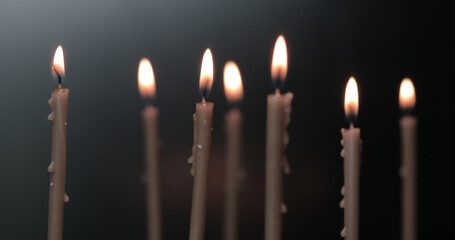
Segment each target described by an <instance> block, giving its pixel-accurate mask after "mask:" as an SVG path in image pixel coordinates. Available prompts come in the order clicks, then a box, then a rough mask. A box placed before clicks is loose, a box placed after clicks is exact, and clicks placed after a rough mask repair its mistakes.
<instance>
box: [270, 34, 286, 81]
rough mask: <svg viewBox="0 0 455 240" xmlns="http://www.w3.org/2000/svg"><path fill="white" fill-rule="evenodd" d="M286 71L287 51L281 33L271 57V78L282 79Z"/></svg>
mask: <svg viewBox="0 0 455 240" xmlns="http://www.w3.org/2000/svg"><path fill="white" fill-rule="evenodd" d="M287 72H288V53H287V50H286V42H285V41H284V37H283V35H280V36H279V37H278V39H277V40H276V43H275V49H274V50H273V57H272V79H273V80H280V81H284V79H285V78H286V74H287Z"/></svg>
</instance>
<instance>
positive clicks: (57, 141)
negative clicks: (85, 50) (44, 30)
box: [47, 45, 69, 240]
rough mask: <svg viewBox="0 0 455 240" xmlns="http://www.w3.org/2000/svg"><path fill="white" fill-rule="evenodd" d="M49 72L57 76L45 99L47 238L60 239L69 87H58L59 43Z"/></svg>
mask: <svg viewBox="0 0 455 240" xmlns="http://www.w3.org/2000/svg"><path fill="white" fill-rule="evenodd" d="M52 74H53V75H54V76H55V77H56V78H57V79H58V88H57V89H55V90H54V91H53V92H52V95H51V98H50V99H49V101H48V103H49V105H50V107H51V110H52V112H51V113H50V114H49V116H48V117H47V118H48V119H49V120H50V121H52V147H51V163H50V164H49V166H48V168H47V170H48V171H49V173H50V186H49V219H48V228H47V239H48V240H61V239H62V237H63V205H64V202H68V201H69V198H68V195H67V194H66V193H65V182H66V136H67V127H68V95H69V90H68V89H66V88H62V78H63V77H64V76H65V60H64V57H63V48H62V46H60V45H59V46H58V47H57V50H56V51H55V54H54V62H53V66H52Z"/></svg>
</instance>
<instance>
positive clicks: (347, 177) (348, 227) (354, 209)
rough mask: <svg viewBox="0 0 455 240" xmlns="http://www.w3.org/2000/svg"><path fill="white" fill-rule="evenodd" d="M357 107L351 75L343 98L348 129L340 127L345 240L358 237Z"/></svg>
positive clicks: (358, 145) (353, 81)
mask: <svg viewBox="0 0 455 240" xmlns="http://www.w3.org/2000/svg"><path fill="white" fill-rule="evenodd" d="M358 109H359V95H358V91H357V83H356V81H355V79H354V78H353V77H351V78H350V79H349V81H348V84H347V86H346V94H345V99H344V110H345V113H346V119H347V120H348V124H349V129H343V128H342V129H341V134H342V135H343V139H342V140H341V145H342V146H343V150H341V157H343V158H344V167H343V168H344V186H343V188H342V190H341V194H342V195H344V199H342V200H341V203H340V207H342V208H344V224H345V227H344V228H343V230H342V231H341V236H342V237H345V238H346V239H347V240H358V239H359V177H360V161H361V159H360V153H361V151H362V150H361V148H362V140H361V139H360V129H359V128H355V127H354V121H355V119H356V118H357V112H358Z"/></svg>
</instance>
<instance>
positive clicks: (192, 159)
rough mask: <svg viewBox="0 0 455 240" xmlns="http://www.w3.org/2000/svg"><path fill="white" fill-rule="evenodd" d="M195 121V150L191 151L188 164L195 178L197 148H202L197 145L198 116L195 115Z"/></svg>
mask: <svg viewBox="0 0 455 240" xmlns="http://www.w3.org/2000/svg"><path fill="white" fill-rule="evenodd" d="M193 121H194V134H193V135H194V139H193V148H192V150H191V156H190V157H189V158H188V163H189V164H191V169H190V173H191V175H192V176H193V177H194V171H195V168H196V151H197V149H196V147H200V148H202V146H201V145H200V144H197V142H196V141H197V116H196V114H193Z"/></svg>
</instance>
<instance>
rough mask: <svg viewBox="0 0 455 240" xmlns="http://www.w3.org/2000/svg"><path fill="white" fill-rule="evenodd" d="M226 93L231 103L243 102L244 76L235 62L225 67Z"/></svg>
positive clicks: (228, 63)
mask: <svg viewBox="0 0 455 240" xmlns="http://www.w3.org/2000/svg"><path fill="white" fill-rule="evenodd" d="M224 92H225V94H226V98H227V99H228V101H229V102H231V103H233V102H238V101H240V100H242V97H243V84H242V76H241V75H240V71H239V68H238V67H237V64H235V62H233V61H229V62H227V63H226V65H224Z"/></svg>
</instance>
